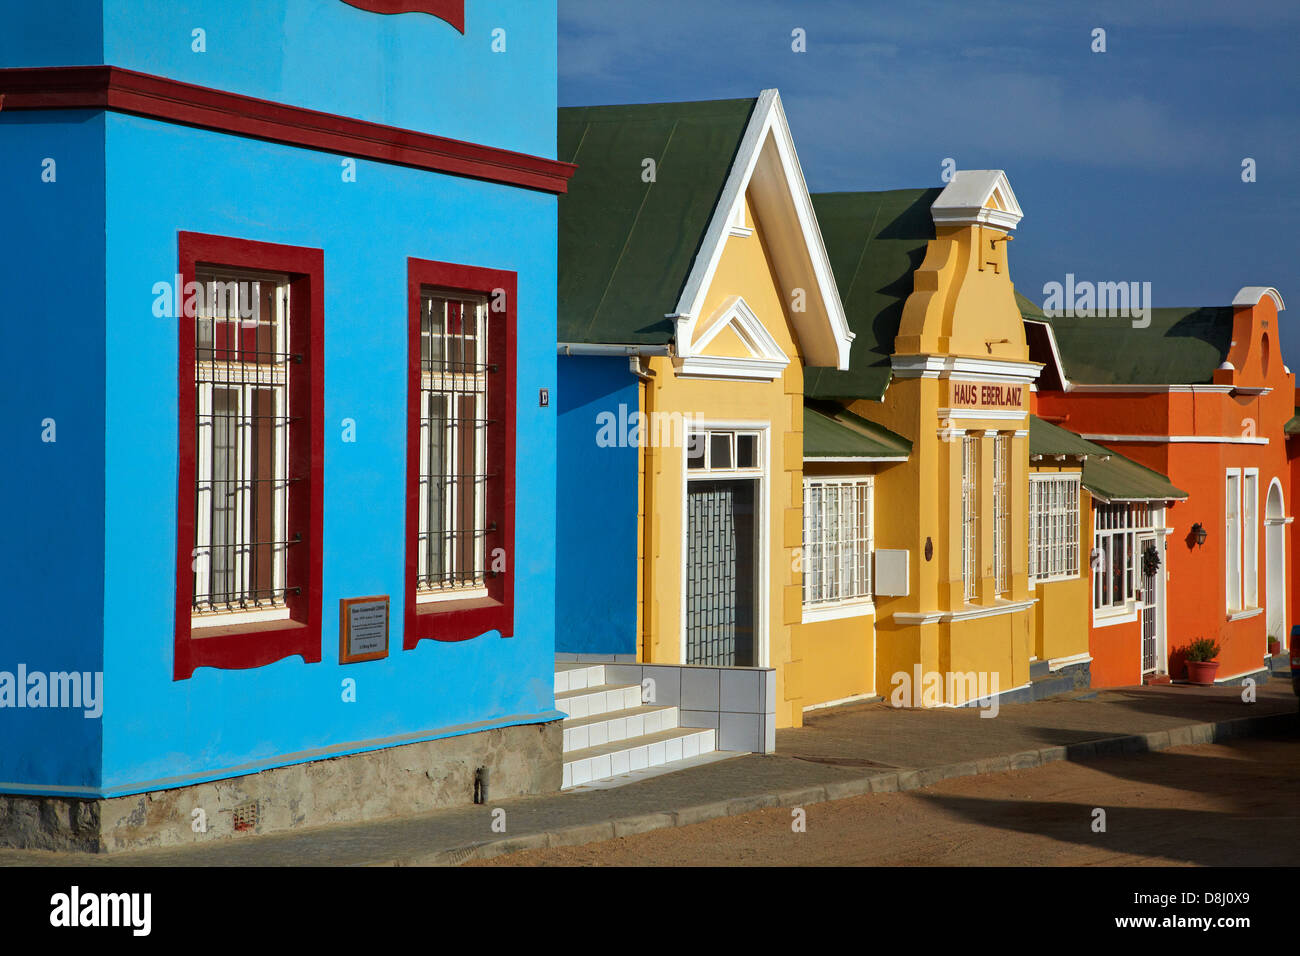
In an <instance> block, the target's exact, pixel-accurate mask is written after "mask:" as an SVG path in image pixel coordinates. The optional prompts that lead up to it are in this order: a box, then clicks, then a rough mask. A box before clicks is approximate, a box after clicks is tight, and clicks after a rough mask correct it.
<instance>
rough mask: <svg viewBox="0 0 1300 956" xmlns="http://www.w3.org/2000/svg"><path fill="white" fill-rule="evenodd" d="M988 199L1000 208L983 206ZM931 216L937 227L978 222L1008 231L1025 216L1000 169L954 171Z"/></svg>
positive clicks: (931, 209)
mask: <svg viewBox="0 0 1300 956" xmlns="http://www.w3.org/2000/svg"><path fill="white" fill-rule="evenodd" d="M990 198H992V199H994V200H995V202H996V203H997V205H998V206H1000V207H1001V208H995V207H992V206H987V205H985V204H986V203H987V202H988V201H989V199H990ZM930 215H931V217H933V219H934V223H935V225H937V226H947V225H967V224H970V225H973V224H975V223H981V224H983V225H986V226H992V227H994V228H996V229H1005V230H1007V231H1008V232H1011V231H1013V230H1014V229H1015V228H1016V226H1017V224H1019V222H1020V220H1021V219H1023V218H1024V213H1023V212H1021V210H1020V203H1018V202H1017V201H1016V194H1015V193H1013V192H1012V191H1011V183H1010V182H1008V180H1007V174H1006V173H1004V172H1003V171H1002V170H1000V169H959V170H957V172H956V173H955V174H954V175H953V177H952V179H951V181H949V183H948V185H947V186H945V187H944V188H943V192H941V193H940V194H939V198H938V199H936V200H935V201H934V203H933V205H931V206H930Z"/></svg>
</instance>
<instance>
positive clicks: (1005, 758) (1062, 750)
mask: <svg viewBox="0 0 1300 956" xmlns="http://www.w3.org/2000/svg"><path fill="white" fill-rule="evenodd" d="M1297 724H1300V714H1297V713H1282V714H1265V715H1263V716H1259V717H1237V718H1234V719H1232V720H1220V721H1214V722H1207V723H1200V724H1184V725H1182V726H1181V727H1172V728H1170V729H1168V730H1156V731H1151V732H1149V733H1144V734H1126V735H1123V736H1119V737H1102V738H1099V739H1097V740H1086V741H1082V742H1080V743H1076V744H1065V745H1057V746H1052V747H1042V748H1040V749H1038V750H1023V751H1021V752H1019V753H1014V754H1002V755H999V756H994V757H984V758H982V759H980V760H968V761H963V762H961V763H952V764H942V765H940V766H937V767H924V768H920V769H911V770H898V771H889V772H886V773H875V774H871V775H870V776H866V777H858V778H854V779H851V780H836V781H833V782H831V783H827V784H824V785H820V786H812V787H797V788H793V789H787V790H775V791H771V792H768V793H758V794H749V795H746V796H743V797H732V798H731V799H729V800H719V801H716V802H714V803H705V804H698V805H696V806H692V807H684V808H682V809H680V810H675V811H663V812H660V813H647V814H638V815H636V816H630V817H622V818H619V819H616V820H605V821H602V822H600V823H580V824H575V825H574V826H569V827H561V828H559V829H556V830H547V831H544V832H542V833H529V834H522V835H520V836H511V837H503V838H501V839H496V840H485V841H483V842H479V843H470V844H466V845H464V846H458V847H453V848H451V849H446V850H435V851H432V852H429V853H415V854H412V855H411V856H405V857H402V858H400V859H393V860H389V861H387V862H386V863H380V864H375V865H378V866H385V865H386V866H459V865H460V864H461V863H466V862H468V861H470V860H489V859H492V858H493V857H497V856H504V855H506V854H509V853H518V852H519V851H521V850H543V849H552V848H556V847H569V846H583V845H585V844H589V843H601V842H604V841H606V840H612V839H615V838H617V837H625V836H633V835H635V834H638V833H649V832H651V831H652V830H664V829H668V828H670V827H684V826H690V825H691V824H693V823H703V822H705V821H706V820H716V819H718V818H720V817H734V816H736V815H738V814H742V813H750V812H752V811H754V810H763V809H766V808H768V807H802V806H809V805H813V804H818V803H827V802H829V801H832V800H843V799H845V798H847V797H856V796H861V795H862V794H866V793H894V792H898V791H907V790H919V789H923V788H925V787H928V786H931V785H933V784H936V783H938V782H939V781H941V780H948V779H952V778H955V777H974V776H980V775H983V774H990V773H1003V772H1005V771H1008V770H1029V769H1033V768H1035V767H1042V766H1046V765H1047V764H1049V763H1055V762H1057V761H1059V760H1066V761H1072V762H1073V761H1079V760H1088V759H1091V758H1095V757H1114V756H1123V755H1127V754H1140V753H1154V752H1157V751H1161V750H1167V749H1169V748H1170V747H1186V746H1189V745H1191V744H1208V743H1217V742H1218V741H1220V740H1226V739H1228V738H1230V737H1251V736H1256V735H1262V734H1267V733H1274V732H1281V731H1287V730H1294V729H1295V728H1296V726H1297Z"/></svg>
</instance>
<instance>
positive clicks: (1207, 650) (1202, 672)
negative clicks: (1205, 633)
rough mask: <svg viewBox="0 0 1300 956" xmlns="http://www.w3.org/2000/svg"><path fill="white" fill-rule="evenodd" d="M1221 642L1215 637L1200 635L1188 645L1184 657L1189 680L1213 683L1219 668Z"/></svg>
mask: <svg viewBox="0 0 1300 956" xmlns="http://www.w3.org/2000/svg"><path fill="white" fill-rule="evenodd" d="M1218 656H1219V644H1218V642H1217V641H1215V640H1214V639H1213V638H1209V637H1198V638H1197V639H1196V640H1194V641H1192V643H1190V644H1188V645H1187V651H1186V653H1185V654H1184V656H1183V659H1184V660H1185V661H1186V662H1187V680H1188V681H1189V682H1190V683H1192V684H1213V683H1214V675H1215V674H1216V673H1217V672H1218V670H1219V662H1218V661H1217V660H1215V658H1216V657H1218Z"/></svg>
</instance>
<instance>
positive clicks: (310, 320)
mask: <svg viewBox="0 0 1300 956" xmlns="http://www.w3.org/2000/svg"><path fill="white" fill-rule="evenodd" d="M178 246H179V256H178V259H179V268H178V270H177V271H178V273H179V275H180V277H181V279H180V281H181V283H182V286H181V290H180V291H181V297H180V298H181V301H182V302H184V294H183V293H184V288H185V285H187V284H188V283H190V282H194V281H195V274H196V272H197V267H198V266H199V265H200V264H203V265H213V266H224V267H229V268H234V269H241V268H242V269H259V270H265V271H269V272H279V273H282V274H285V275H288V276H289V306H290V310H291V313H292V315H293V320H292V322H291V325H290V342H289V349H290V351H292V352H295V353H297V354H299V355H301V356H302V357H303V358H302V363H301V365H298V366H296V367H295V369H296V370H297V371H298V373H299V374H305V375H306V376H307V386H306V388H307V396H308V399H307V402H306V407H300V410H299V411H295V412H294V414H295V415H301V416H302V417H303V418H304V419H305V420H304V421H303V422H302V427H301V428H299V429H298V430H297V431H296V432H291V433H290V439H289V467H290V470H291V472H295V473H297V474H300V475H306V476H307V480H306V482H305V483H303V484H300V485H297V486H295V488H294V489H293V492H292V493H291V495H290V503H289V516H290V517H289V523H290V527H291V528H302V529H304V531H303V540H302V542H301V543H300V544H297V545H295V546H294V547H293V548H291V549H290V551H289V563H288V568H287V574H286V584H288V585H289V586H290V587H295V586H297V587H300V588H301V591H300V593H298V594H292V595H289V596H288V597H287V598H286V604H288V607H289V618H290V620H289V621H288V622H285V621H276V622H268V623H266V624H247V625H236V626H231V627H216V628H212V629H211V631H210V632H209V631H207V629H205V636H203V637H195V636H194V635H193V634H192V633H191V628H190V611H191V606H192V603H193V599H194V594H193V590H194V581H193V569H192V561H193V550H194V473H195V468H196V467H197V462H196V461H195V455H194V449H195V442H196V435H195V432H196V425H195V420H194V416H195V406H194V401H195V399H194V321H193V320H192V319H189V320H187V319H186V317H185V316H184V314H181V315H179V316H177V319H176V321H177V325H178V326H179V328H180V335H179V342H180V352H179V355H178V358H179V361H178V362H177V365H178V367H179V371H178V376H177V382H178V386H179V403H178V405H179V410H178V416H177V418H178V429H177V442H178V444H177V449H178V454H179V468H178V479H177V496H176V635H175V661H174V665H173V672H172V676H173V680H186V679H188V678H189V677H190V676H191V675H192V674H193V673H194V671H195V670H197V669H198V668H200V667H219V668H247V667H261V666H263V665H265V664H270V663H273V662H275V661H278V660H281V659H283V658H285V657H290V656H292V655H294V654H298V655H300V656H301V657H302V659H303V660H304V661H306V662H307V663H309V664H314V663H318V662H319V661H320V659H321V636H320V635H321V578H322V575H321V529H322V523H323V521H322V519H323V498H322V481H323V473H324V470H323V462H324V458H325V455H324V451H325V441H324V420H325V406H324V394H325V393H324V380H325V379H324V369H325V362H324V356H325V353H324V338H325V336H324V332H325V308H324V302H325V254H324V252H323V251H322V250H320V249H309V248H305V247H301V246H282V245H276V244H273V243H267V242H253V241H251V240H247V239H234V238H230V237H227V236H209V235H203V234H200V233H194V232H182V233H180V236H179V242H178ZM301 436H306V439H305V440H303V439H302V437H301Z"/></svg>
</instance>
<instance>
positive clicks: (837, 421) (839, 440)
mask: <svg viewBox="0 0 1300 956" xmlns="http://www.w3.org/2000/svg"><path fill="white" fill-rule="evenodd" d="M911 453H912V443H911V442H910V441H908V440H907V439H906V438H904V437H903V436H901V435H896V434H894V433H893V432H891V431H890V430H889V429H888V428H885V427H884V426H883V425H877V424H876V423H875V422H873V421H868V420H867V419H865V418H862V417H861V416H859V415H855V414H853V413H852V412H850V411H848V410H847V409H845V408H842V407H840V406H839V405H836V404H835V403H833V402H805V403H804V408H803V456H804V459H805V460H807V459H819V458H820V459H825V458H854V459H861V460H864V461H873V460H874V461H879V460H882V459H885V460H888V459H899V458H907V456H908V455H910V454H911Z"/></svg>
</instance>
